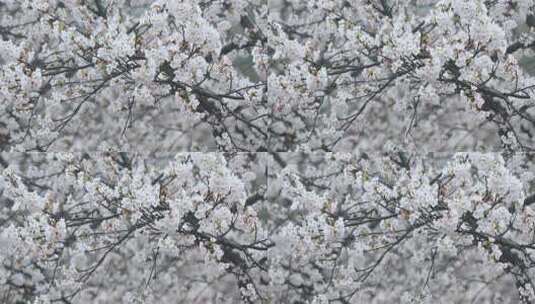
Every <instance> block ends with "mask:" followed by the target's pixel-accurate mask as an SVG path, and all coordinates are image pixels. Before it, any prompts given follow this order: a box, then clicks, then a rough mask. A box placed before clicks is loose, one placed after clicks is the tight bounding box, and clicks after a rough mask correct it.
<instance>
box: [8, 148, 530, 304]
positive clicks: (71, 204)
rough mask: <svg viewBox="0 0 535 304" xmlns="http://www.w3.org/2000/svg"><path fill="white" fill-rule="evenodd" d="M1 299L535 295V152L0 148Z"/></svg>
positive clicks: (502, 298) (517, 298) (374, 299)
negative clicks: (148, 152)
mask: <svg viewBox="0 0 535 304" xmlns="http://www.w3.org/2000/svg"><path fill="white" fill-rule="evenodd" d="M1 156H2V159H1V160H2V163H3V164H5V165H6V167H5V168H4V169H3V174H2V177H1V179H0V191H1V201H0V202H1V204H0V228H1V229H0V265H1V267H0V296H2V303H57V302H63V303H162V302H164V303H364V302H369V303H391V302H400V303H496V302H499V303H533V301H535V293H534V291H535V285H534V281H533V279H534V277H535V194H533V193H534V192H535V174H534V173H533V172H535V157H534V156H533V155H531V154H514V155H501V154H498V153H455V154H440V153H439V154H427V155H422V154H417V153H408V152H404V151H401V150H392V151H390V152H389V153H386V154H374V155H368V154H365V153H363V154H351V153H348V154H344V153H327V154H325V153H292V152H286V153H273V154H270V153H234V154H223V153H179V154H177V155H176V156H165V155H160V156H157V157H156V156H155V157H145V156H143V155H139V154H131V153H112V152H105V153H93V154H88V153H3V154H2V155H1Z"/></svg>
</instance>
